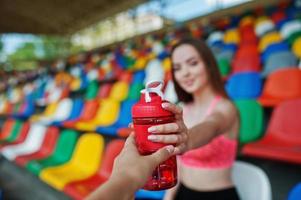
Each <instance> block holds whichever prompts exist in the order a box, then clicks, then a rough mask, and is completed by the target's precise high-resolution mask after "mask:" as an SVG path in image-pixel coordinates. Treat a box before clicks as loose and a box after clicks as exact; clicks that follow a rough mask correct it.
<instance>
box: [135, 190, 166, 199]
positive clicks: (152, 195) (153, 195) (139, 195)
mask: <svg viewBox="0 0 301 200" xmlns="http://www.w3.org/2000/svg"><path fill="white" fill-rule="evenodd" d="M164 195H165V191H164V190H162V191H148V190H143V189H140V190H138V191H137V192H136V194H135V199H163V198H164Z"/></svg>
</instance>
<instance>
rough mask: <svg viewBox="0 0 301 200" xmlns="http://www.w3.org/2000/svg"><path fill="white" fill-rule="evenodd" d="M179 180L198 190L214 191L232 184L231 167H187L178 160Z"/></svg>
mask: <svg viewBox="0 0 301 200" xmlns="http://www.w3.org/2000/svg"><path fill="white" fill-rule="evenodd" d="M179 167H180V170H179V171H180V174H179V176H180V180H181V182H182V184H184V185H185V186H186V187H188V188H190V189H193V190H199V191H214V190H220V189H225V188H230V187H232V186H233V182H232V180H231V168H221V169H206V168H196V167H189V166H186V165H184V164H181V163H180V162H179Z"/></svg>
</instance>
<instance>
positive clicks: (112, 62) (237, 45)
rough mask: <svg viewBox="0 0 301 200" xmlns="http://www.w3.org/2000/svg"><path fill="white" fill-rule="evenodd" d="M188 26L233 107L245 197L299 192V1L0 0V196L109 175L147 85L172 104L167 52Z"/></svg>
mask: <svg viewBox="0 0 301 200" xmlns="http://www.w3.org/2000/svg"><path fill="white" fill-rule="evenodd" d="M185 36H190V37H194V38H198V39H202V40H204V41H206V43H207V44H208V46H209V47H210V49H211V50H212V52H213V54H214V56H215V58H216V61H217V63H218V67H219V70H220V73H221V74H222V77H223V80H224V83H225V88H226V91H227V93H228V95H229V97H230V98H231V99H232V100H233V101H234V103H235V105H236V107H237V108H238V110H239V112H240V120H241V127H240V138H239V143H240V145H239V153H238V155H237V160H239V161H238V163H237V165H236V166H235V167H234V173H233V174H234V175H233V176H234V180H235V184H236V185H237V187H238V188H239V192H240V194H241V195H242V196H243V198H242V200H251V199H254V200H270V199H275V200H280V199H281V200H283V199H288V200H295V199H298V200H300V199H301V185H300V183H301V173H300V172H301V167H300V164H301V126H300V125H301V124H300V119H301V71H300V67H301V61H300V58H301V1H300V0H266V1H259V0H185V1H183V0H127V1H126V0H119V1H117V0H111V1H108V0H98V1H89V0H88V1H87V0H86V1H83V0H73V1H67V0H61V1H47V0H40V1H38V0H32V1H30V2H29V1H24V0H0V125H1V132H0V152H1V158H0V199H1V198H2V199H31V200H32V199H43V200H44V199H83V198H85V197H86V196H87V195H88V194H89V193H91V192H92V191H93V190H94V189H95V188H96V187H97V186H99V185H101V184H102V183H103V182H105V181H106V180H107V179H108V178H109V176H110V173H111V170H112V164H113V160H114V158H115V157H116V156H117V155H118V153H119V152H120V150H121V148H122V146H123V143H124V140H125V138H126V137H127V136H128V134H129V129H128V128H127V125H128V123H129V122H131V114H130V109H131V107H132V105H133V104H135V103H136V102H137V101H138V99H139V96H140V90H141V89H143V88H144V84H145V83H146V82H147V81H149V80H153V79H156V80H163V81H164V94H165V96H166V98H167V99H168V100H169V101H171V102H174V103H178V99H177V96H176V94H175V92H174V88H173V87H174V86H173V83H172V81H171V62H170V59H169V52H170V49H171V47H172V45H173V44H175V43H176V42H177V41H178V40H179V39H180V38H182V37H185ZM241 163H243V164H242V165H241ZM163 195H164V191H160V192H149V191H145V190H140V191H138V192H137V194H136V199H162V197H163Z"/></svg>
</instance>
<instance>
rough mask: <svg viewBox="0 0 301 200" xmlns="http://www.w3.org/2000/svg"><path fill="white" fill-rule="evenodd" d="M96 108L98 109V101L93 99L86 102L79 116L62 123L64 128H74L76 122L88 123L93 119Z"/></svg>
mask: <svg viewBox="0 0 301 200" xmlns="http://www.w3.org/2000/svg"><path fill="white" fill-rule="evenodd" d="M98 107H99V100H97V99H94V100H89V101H86V102H85V104H84V107H83V108H82V110H81V113H80V116H79V117H78V118H76V119H72V120H69V121H65V122H63V126H64V127H66V128H74V127H75V124H76V123H77V122H78V121H88V120H91V119H93V117H94V116H95V114H96V111H97V109H98Z"/></svg>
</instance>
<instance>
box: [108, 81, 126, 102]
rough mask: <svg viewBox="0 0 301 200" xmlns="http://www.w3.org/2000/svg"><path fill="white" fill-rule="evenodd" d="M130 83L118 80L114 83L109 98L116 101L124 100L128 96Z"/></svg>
mask: <svg viewBox="0 0 301 200" xmlns="http://www.w3.org/2000/svg"><path fill="white" fill-rule="evenodd" d="M128 92H129V84H128V83H127V82H124V81H118V82H116V83H114V84H113V86H112V89H111V91H110V95H109V97H108V98H110V99H114V100H116V101H119V102H121V101H123V100H125V99H126V98H127V97H128Z"/></svg>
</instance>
